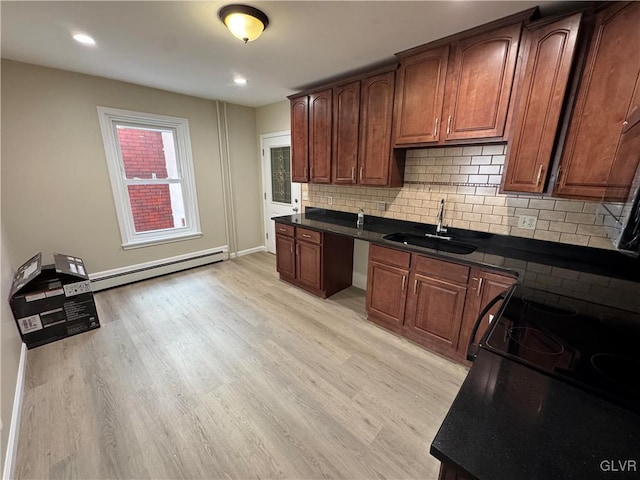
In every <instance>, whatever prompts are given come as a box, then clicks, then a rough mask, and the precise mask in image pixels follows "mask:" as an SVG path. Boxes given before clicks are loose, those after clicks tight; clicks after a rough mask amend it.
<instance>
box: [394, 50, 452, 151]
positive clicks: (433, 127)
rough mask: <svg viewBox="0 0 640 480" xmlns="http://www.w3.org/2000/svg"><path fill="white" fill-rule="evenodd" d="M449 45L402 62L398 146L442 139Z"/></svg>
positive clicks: (396, 113)
mask: <svg viewBox="0 0 640 480" xmlns="http://www.w3.org/2000/svg"><path fill="white" fill-rule="evenodd" d="M448 58H449V46H448V45H445V46H444V47H440V48H436V49H433V50H429V51H426V52H423V53H420V54H418V55H415V56H412V57H407V58H404V59H402V60H401V63H400V68H399V69H398V75H397V89H396V96H395V102H394V103H395V116H396V124H395V144H396V145H403V144H411V143H428V142H437V141H438V140H439V135H438V134H439V132H440V123H441V118H442V104H443V101H444V83H445V78H446V72H447V60H448Z"/></svg>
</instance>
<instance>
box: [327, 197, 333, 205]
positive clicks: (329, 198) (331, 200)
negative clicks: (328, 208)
mask: <svg viewBox="0 0 640 480" xmlns="http://www.w3.org/2000/svg"><path fill="white" fill-rule="evenodd" d="M327 203H328V204H329V205H333V197H327Z"/></svg>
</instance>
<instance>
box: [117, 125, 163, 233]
mask: <svg viewBox="0 0 640 480" xmlns="http://www.w3.org/2000/svg"><path fill="white" fill-rule="evenodd" d="M118 139H119V142H120V151H121V152H122V161H123V163H124V169H125V175H126V178H128V179H133V178H144V179H150V178H154V175H155V178H167V177H168V175H167V162H166V159H165V154H164V148H163V143H162V133H161V132H158V131H152V130H138V129H133V128H118ZM128 190H129V199H130V202H131V210H132V214H133V220H134V224H135V229H136V232H147V231H150V230H160V229H165V228H173V226H174V225H173V211H172V208H171V194H170V191H169V185H129V187H128Z"/></svg>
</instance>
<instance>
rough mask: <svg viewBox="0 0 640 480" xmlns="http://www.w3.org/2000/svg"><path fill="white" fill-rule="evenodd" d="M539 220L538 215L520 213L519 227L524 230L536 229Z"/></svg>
mask: <svg viewBox="0 0 640 480" xmlns="http://www.w3.org/2000/svg"><path fill="white" fill-rule="evenodd" d="M537 221H538V219H537V218H536V217H531V216H529V215H520V216H519V217H518V228H522V229H524V230H535V229H536V222H537Z"/></svg>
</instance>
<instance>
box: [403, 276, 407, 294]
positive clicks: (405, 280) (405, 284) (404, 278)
mask: <svg viewBox="0 0 640 480" xmlns="http://www.w3.org/2000/svg"><path fill="white" fill-rule="evenodd" d="M406 286H407V276H406V275H403V276H402V291H403V292H404V289H405V287H406Z"/></svg>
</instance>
